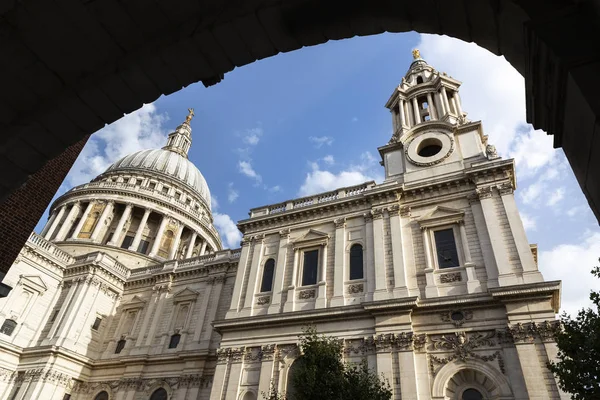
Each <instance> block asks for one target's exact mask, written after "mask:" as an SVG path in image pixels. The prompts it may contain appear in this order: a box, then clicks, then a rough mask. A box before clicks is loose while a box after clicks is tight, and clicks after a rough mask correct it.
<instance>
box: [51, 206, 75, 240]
mask: <svg viewBox="0 0 600 400" xmlns="http://www.w3.org/2000/svg"><path fill="white" fill-rule="evenodd" d="M77 214H79V202H78V201H76V202H75V203H73V206H72V207H71V210H70V211H69V214H67V218H65V222H63V224H62V226H61V227H60V229H59V230H58V233H57V234H56V237H55V238H54V240H56V241H62V240H65V238H66V236H67V233H69V229H71V227H72V226H73V222H75V218H77Z"/></svg>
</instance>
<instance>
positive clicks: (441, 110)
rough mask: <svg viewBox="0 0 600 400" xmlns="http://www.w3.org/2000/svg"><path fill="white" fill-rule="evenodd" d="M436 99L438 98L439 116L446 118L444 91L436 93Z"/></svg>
mask: <svg viewBox="0 0 600 400" xmlns="http://www.w3.org/2000/svg"><path fill="white" fill-rule="evenodd" d="M435 100H436V114H437V116H438V119H442V118H444V115H445V114H446V107H445V105H444V100H443V99H442V92H438V93H436V94H435Z"/></svg>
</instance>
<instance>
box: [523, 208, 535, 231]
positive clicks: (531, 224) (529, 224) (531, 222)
mask: <svg viewBox="0 0 600 400" xmlns="http://www.w3.org/2000/svg"><path fill="white" fill-rule="evenodd" d="M520 215H521V221H523V227H524V228H525V230H527V231H535V230H536V229H537V226H536V219H535V218H533V217H530V216H529V215H527V214H525V213H523V212H522V213H520Z"/></svg>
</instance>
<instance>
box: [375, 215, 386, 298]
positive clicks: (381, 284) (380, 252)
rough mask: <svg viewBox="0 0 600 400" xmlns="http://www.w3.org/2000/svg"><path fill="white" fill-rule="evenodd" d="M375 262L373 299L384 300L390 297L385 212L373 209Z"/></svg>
mask: <svg viewBox="0 0 600 400" xmlns="http://www.w3.org/2000/svg"><path fill="white" fill-rule="evenodd" d="M372 215H373V242H372V246H373V262H374V264H375V265H374V266H375V293H374V295H373V300H383V299H387V298H388V297H389V294H388V292H387V284H386V276H385V275H386V274H385V254H384V248H383V245H384V244H383V212H382V209H377V208H375V209H373V210H372Z"/></svg>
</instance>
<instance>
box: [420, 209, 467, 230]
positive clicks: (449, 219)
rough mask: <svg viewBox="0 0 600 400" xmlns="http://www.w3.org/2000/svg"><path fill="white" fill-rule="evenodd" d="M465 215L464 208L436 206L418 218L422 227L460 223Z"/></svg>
mask: <svg viewBox="0 0 600 400" xmlns="http://www.w3.org/2000/svg"><path fill="white" fill-rule="evenodd" d="M464 217H465V212H464V211H463V210H458V209H455V208H450V207H444V206H436V207H435V208H434V209H433V210H431V211H429V212H427V213H425V214H424V215H422V216H420V217H419V218H417V222H419V225H421V227H428V226H435V225H442V224H447V223H459V222H460V221H462V220H463V219H464Z"/></svg>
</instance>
